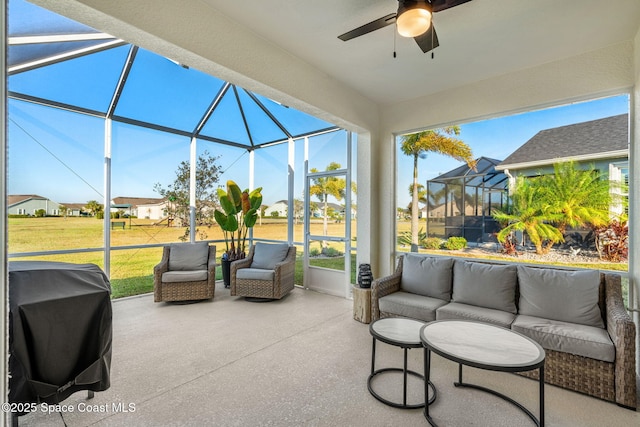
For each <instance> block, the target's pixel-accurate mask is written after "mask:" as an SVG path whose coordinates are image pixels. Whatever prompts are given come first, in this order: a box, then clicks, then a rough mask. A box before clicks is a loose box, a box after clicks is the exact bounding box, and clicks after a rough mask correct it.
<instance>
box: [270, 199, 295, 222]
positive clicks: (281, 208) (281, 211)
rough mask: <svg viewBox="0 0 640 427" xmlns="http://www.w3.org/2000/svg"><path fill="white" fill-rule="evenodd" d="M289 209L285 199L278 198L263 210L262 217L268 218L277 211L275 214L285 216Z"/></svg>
mask: <svg viewBox="0 0 640 427" xmlns="http://www.w3.org/2000/svg"><path fill="white" fill-rule="evenodd" d="M288 210H289V203H288V202H287V201H286V200H278V201H277V202H275V203H274V204H272V205H271V206H269V207H268V208H266V209H265V210H264V217H265V218H269V217H272V216H274V212H277V214H278V215H277V216H283V217H286V216H287V212H288Z"/></svg>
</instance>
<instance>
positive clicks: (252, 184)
mask: <svg viewBox="0 0 640 427" xmlns="http://www.w3.org/2000/svg"><path fill="white" fill-rule="evenodd" d="M255 162H256V153H255V150H251V151H249V191H252V190H254V189H255V182H254V181H255V173H256V166H255V164H256V163H255ZM260 213H261V212H260V208H258V215H260ZM260 223H262V219H261V220H260ZM251 245H253V227H251V228H250V229H249V246H251Z"/></svg>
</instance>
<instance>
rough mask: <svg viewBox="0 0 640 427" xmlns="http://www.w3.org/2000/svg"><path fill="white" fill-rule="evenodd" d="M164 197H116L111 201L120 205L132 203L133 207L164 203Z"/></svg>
mask: <svg viewBox="0 0 640 427" xmlns="http://www.w3.org/2000/svg"><path fill="white" fill-rule="evenodd" d="M164 201H165V199H163V198H149V197H114V198H113V199H111V203H112V204H114V205H118V206H124V205H131V206H132V207H138V206H140V205H158V204H160V203H163V202H164Z"/></svg>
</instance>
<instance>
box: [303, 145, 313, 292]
mask: <svg viewBox="0 0 640 427" xmlns="http://www.w3.org/2000/svg"><path fill="white" fill-rule="evenodd" d="M307 175H309V137H306V136H305V137H304V216H303V218H304V239H303V241H304V248H303V249H302V251H303V254H304V256H303V257H302V269H303V271H304V274H303V275H302V277H303V279H302V280H303V286H304V288H305V289H309V234H310V233H311V226H310V224H309V223H310V222H311V214H310V213H309V210H310V209H311V203H310V199H311V195H310V194H309V177H308V176H307Z"/></svg>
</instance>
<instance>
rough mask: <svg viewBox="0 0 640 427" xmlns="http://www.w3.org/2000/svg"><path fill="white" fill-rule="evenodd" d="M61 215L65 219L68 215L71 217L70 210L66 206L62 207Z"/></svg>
mask: <svg viewBox="0 0 640 427" xmlns="http://www.w3.org/2000/svg"><path fill="white" fill-rule="evenodd" d="M59 211H60V215H61V216H63V217H64V218H66V217H67V215H69V208H68V207H66V206H65V205H60V209H59Z"/></svg>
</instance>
